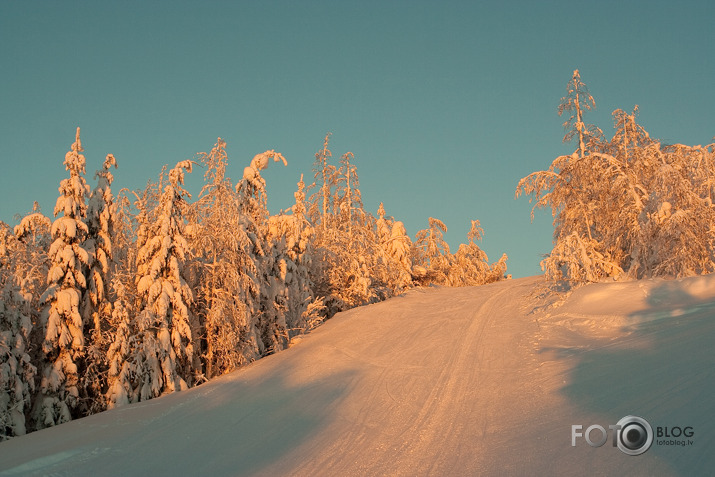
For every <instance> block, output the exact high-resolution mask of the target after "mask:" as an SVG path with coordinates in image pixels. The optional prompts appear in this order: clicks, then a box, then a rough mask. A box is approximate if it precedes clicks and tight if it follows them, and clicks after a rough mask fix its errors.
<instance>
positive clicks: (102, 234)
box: [81, 154, 117, 414]
mask: <svg viewBox="0 0 715 477" xmlns="http://www.w3.org/2000/svg"><path fill="white" fill-rule="evenodd" d="M112 166H114V167H115V168H116V167H117V161H116V160H115V159H114V156H113V155H112V154H109V155H107V157H106V159H105V161H104V164H103V167H102V169H101V170H99V171H97V172H96V174H95V177H96V178H97V179H98V182H97V187H96V188H95V189H94V190H93V191H92V193H91V195H90V197H89V204H88V208H87V239H86V240H85V242H84V248H85V249H86V250H87V252H88V254H89V272H88V286H87V291H86V293H85V295H84V303H83V310H82V311H83V319H84V324H85V326H86V327H87V329H86V331H85V335H86V338H87V340H86V341H87V342H86V347H87V353H86V368H85V371H84V373H83V375H82V380H81V387H82V391H83V393H82V394H83V396H84V397H85V400H86V402H87V406H86V407H87V412H88V413H90V414H91V413H95V412H99V411H102V410H103V409H104V407H105V405H104V399H103V395H104V391H105V386H106V378H105V373H106V369H107V363H106V352H107V346H108V343H105V339H104V333H106V332H107V331H108V326H109V322H110V320H111V314H112V305H111V302H110V299H109V284H110V280H111V275H110V273H111V271H112V270H111V268H112V267H111V266H110V262H111V261H112V258H113V248H112V237H113V236H114V235H115V233H114V225H115V222H116V204H115V199H114V195H113V194H112V189H111V185H112V182H113V180H114V177H113V175H112V173H111V172H110V168H111V167H112Z"/></svg>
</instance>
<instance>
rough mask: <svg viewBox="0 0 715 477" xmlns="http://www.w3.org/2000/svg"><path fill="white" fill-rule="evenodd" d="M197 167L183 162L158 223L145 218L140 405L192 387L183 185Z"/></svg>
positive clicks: (164, 196) (173, 174) (172, 175)
mask: <svg viewBox="0 0 715 477" xmlns="http://www.w3.org/2000/svg"><path fill="white" fill-rule="evenodd" d="M192 165H193V163H192V162H191V161H181V162H179V163H178V164H177V165H176V167H174V168H173V169H172V170H171V171H169V178H168V183H167V184H166V185H165V186H164V189H163V191H162V193H161V197H160V199H159V204H158V209H157V210H156V213H155V217H154V220H151V219H150V217H149V213H150V212H149V211H148V210H146V209H145V210H143V211H142V212H143V214H140V215H141V217H139V221H140V223H139V230H138V233H137V235H138V242H137V246H138V250H139V251H138V254H137V262H136V263H137V280H136V284H137V285H136V286H137V295H138V297H139V306H138V315H137V317H136V319H137V329H138V333H139V346H140V350H139V352H138V354H137V355H138V361H139V362H137V363H135V366H136V373H137V380H138V381H139V382H138V385H137V386H136V387H135V389H136V390H137V392H138V396H139V398H138V400H145V399H149V398H152V397H156V396H158V395H160V394H163V393H169V392H173V391H179V390H183V389H186V388H187V387H188V385H189V384H190V383H191V378H192V373H193V364H194V363H193V361H194V351H193V337H192V333H191V318H190V316H189V308H188V305H189V304H190V303H191V301H192V298H193V295H192V293H191V290H190V289H189V287H188V285H187V284H186V281H185V279H184V276H183V273H184V262H185V261H186V259H187V255H188V253H189V250H188V244H187V242H186V239H185V238H184V210H185V200H184V197H185V196H187V195H188V192H186V190H184V188H183V184H184V172H191V169H192ZM140 206H141V207H144V205H141V204H140ZM187 381H188V383H187ZM134 400H137V399H134Z"/></svg>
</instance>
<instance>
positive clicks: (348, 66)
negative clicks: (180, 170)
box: [0, 0, 715, 277]
mask: <svg viewBox="0 0 715 477" xmlns="http://www.w3.org/2000/svg"><path fill="white" fill-rule="evenodd" d="M713 19H715V2H713V1H712V0H703V1H688V0H685V1H678V2H675V1H667V2H664V1H658V0H649V1H640V2H628V1H623V0H620V1H597V2H594V1H590V2H580V1H568V2H566V1H563V2H561V1H520V2H514V1H491V2H480V1H473V2H455V1H443V2H437V1H429V2H425V1H409V2H408V1H389V0H382V1H359V2H357V1H355V2H341V1H325V2H316V1H243V2H241V1H239V2H212V1H202V2H198V1H197V2H185V1H171V2H159V1H148V2H144V1H142V2H138V1H121V2H105V1H86V2H76V1H67V2H56V1H47V2H39V1H12V0H4V1H0V65H1V66H0V151H1V152H0V161H1V163H2V173H0V220H3V221H5V222H7V223H10V224H15V223H17V222H16V220H15V219H14V215H15V214H18V213H19V214H23V215H24V214H25V213H27V212H29V211H30V210H31V209H32V202H33V201H34V200H37V201H39V203H40V205H41V207H42V210H43V212H44V213H45V214H46V215H50V216H51V215H52V211H53V208H54V204H55V201H56V199H57V196H58V191H57V187H58V186H59V181H60V180H62V179H63V178H65V177H66V174H67V173H66V172H65V170H64V166H63V164H62V162H63V160H64V155H65V153H66V152H67V150H68V149H69V146H70V144H71V143H72V142H73V140H74V133H75V128H76V127H77V126H79V127H81V129H82V143H83V145H84V148H85V156H86V158H87V163H88V164H87V170H88V180H89V183H90V185H91V186H92V187H94V184H95V181H94V179H93V175H94V171H95V170H97V169H99V168H100V167H101V164H102V161H103V159H104V157H105V155H106V154H107V153H113V154H114V155H115V156H116V158H117V161H118V163H119V169H118V170H117V171H116V173H115V177H116V180H115V184H114V189H115V191H118V190H119V189H120V188H124V187H126V188H130V189H137V188H142V187H143V186H144V185H145V184H146V182H147V180H149V179H156V177H157V176H158V174H159V172H160V170H161V167H162V165H163V164H170V165H174V164H175V163H176V162H178V161H179V160H183V159H190V158H193V157H194V155H195V153H196V152H199V151H207V150H209V149H210V148H211V147H212V145H213V144H214V143H215V141H216V138H217V137H218V136H220V137H222V138H224V139H225V140H226V141H227V143H228V147H227V151H228V154H229V160H230V163H229V167H228V175H229V176H230V177H231V178H232V179H234V181H236V180H238V179H239V178H240V177H241V174H242V171H243V168H244V167H245V166H246V165H247V164H248V163H249V162H250V160H251V158H252V157H253V156H254V155H255V154H257V153H259V152H263V151H265V150H266V149H275V150H276V151H279V152H281V153H282V154H283V155H284V156H285V157H286V159H287V160H288V167H283V166H282V165H280V164H271V165H270V166H269V169H268V170H267V171H265V174H264V176H265V178H266V180H267V182H268V194H269V207H270V209H271V211H272V212H274V213H275V212H278V211H279V210H280V209H283V208H287V207H289V206H290V205H291V204H292V203H293V192H294V190H295V189H296V186H295V184H296V182H297V181H298V179H299V177H300V174H301V173H305V174H306V179H307V178H308V177H312V173H311V167H312V163H313V160H314V155H315V153H316V152H317V151H318V150H319V149H320V148H321V145H322V141H323V137H324V136H325V134H326V132H328V131H330V132H332V133H333V135H332V139H331V145H330V148H331V150H332V151H333V158H334V160H335V161H336V162H337V160H338V159H339V157H340V155H342V154H343V153H345V152H347V151H351V152H353V153H354V154H355V164H356V165H357V166H358V173H359V177H360V182H361V186H362V187H361V189H362V194H363V200H364V203H365V208H366V209H367V210H369V211H371V212H373V213H375V212H376V210H377V207H378V204H379V203H380V202H381V201H383V202H384V203H385V209H386V211H387V213H388V215H393V216H394V217H395V218H396V219H398V220H402V221H403V222H404V223H405V225H406V227H407V230H408V232H409V233H410V234H411V235H412V236H413V237H414V234H415V232H417V230H419V229H422V228H426V227H427V219H428V217H430V216H433V217H437V218H440V219H441V220H442V221H444V222H445V223H446V225H447V226H448V227H449V232H448V233H447V239H448V241H449V243H450V245H451V246H452V247H453V249H454V250H456V247H457V246H458V244H459V243H461V242H463V241H465V240H466V234H467V231H468V229H469V225H470V220H471V219H479V220H480V221H481V222H482V226H483V227H484V229H485V232H486V233H485V237H484V240H483V242H482V244H481V246H482V248H483V249H484V250H485V251H486V252H487V253H488V255H489V258H490V261H495V260H497V259H498V258H499V257H500V256H501V253H502V252H506V253H507V254H508V255H509V261H508V266H509V272H510V273H512V274H513V275H514V277H520V276H526V275H535V274H539V273H541V270H540V268H539V261H540V259H541V255H542V254H544V253H547V252H548V251H549V250H550V249H551V239H552V232H553V227H552V224H551V220H552V219H551V216H550V213H541V214H537V217H536V220H535V221H534V223H533V224H532V223H530V218H529V213H530V207H531V206H530V205H529V203H528V201H527V200H526V199H519V200H514V189H515V187H516V184H517V182H518V180H519V179H520V178H521V177H523V176H525V175H527V174H529V173H530V172H533V171H535V170H540V169H545V168H547V167H548V166H549V164H550V163H551V161H552V160H553V159H554V158H556V157H557V156H558V155H561V154H564V153H570V152H571V151H572V150H573V149H574V148H575V145H570V144H567V145H564V144H562V143H561V139H562V137H563V129H562V126H561V124H562V122H563V118H560V117H559V116H558V115H557V114H556V109H557V107H558V104H559V100H560V98H561V97H562V96H563V95H564V94H565V91H566V89H565V88H566V83H567V82H568V81H569V80H570V78H571V74H572V71H573V70H574V69H576V68H578V69H579V70H580V71H581V77H582V79H583V81H584V82H585V83H586V84H587V85H588V86H589V89H590V90H591V93H592V94H593V96H594V97H595V99H596V105H597V110H596V111H594V112H591V113H589V114H588V115H587V116H586V118H585V119H586V122H589V123H594V124H596V125H597V126H599V127H600V128H601V129H603V130H604V132H605V133H606V135H607V136H608V137H609V138H610V137H611V136H612V134H613V129H612V118H611V113H612V111H613V110H614V109H616V108H621V109H625V110H631V109H632V108H633V106H634V105H635V104H638V105H639V108H640V114H639V122H640V123H641V124H642V125H643V126H644V127H645V128H646V130H647V131H648V132H649V133H650V135H651V136H652V137H657V138H660V139H662V140H663V141H664V142H668V143H676V142H677V143H683V144H688V145H695V144H707V143H710V142H711V141H712V137H713V135H715V108H714V107H715V62H714V61H713V58H715V27H714V24H713ZM202 179H203V170H201V169H196V170H195V172H194V174H193V175H192V177H191V178H190V179H189V181H188V185H189V190H190V191H192V192H194V193H196V192H198V190H199V189H200V184H201V181H202Z"/></svg>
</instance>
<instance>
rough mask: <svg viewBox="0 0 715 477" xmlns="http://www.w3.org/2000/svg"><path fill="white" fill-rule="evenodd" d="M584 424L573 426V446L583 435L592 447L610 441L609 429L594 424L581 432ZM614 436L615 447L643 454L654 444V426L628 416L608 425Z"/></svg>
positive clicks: (626, 452)
mask: <svg viewBox="0 0 715 477" xmlns="http://www.w3.org/2000/svg"><path fill="white" fill-rule="evenodd" d="M581 429H583V426H582V425H579V424H574V425H572V426H571V446H572V447H575V446H576V439H577V438H579V437H583V438H584V439H586V442H587V443H588V445H590V446H591V447H601V446H602V445H603V444H605V443H606V441H608V431H606V428H605V427H603V426H601V425H598V424H593V425H591V426H589V427H587V428H586V431H585V432H581ZM608 429H609V430H610V431H611V435H612V437H613V440H612V442H613V447H618V449H619V450H620V451H621V452H623V453H624V454H628V455H641V454H643V453H644V452H646V451H647V450H648V449H650V446H651V445H652V444H653V428H652V427H651V426H650V424H649V423H648V421H646V420H645V419H643V418H642V417H638V416H626V417H624V418H621V420H620V421H618V423H617V424H611V425H609V426H608Z"/></svg>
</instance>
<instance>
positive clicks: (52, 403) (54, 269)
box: [35, 128, 89, 428]
mask: <svg viewBox="0 0 715 477" xmlns="http://www.w3.org/2000/svg"><path fill="white" fill-rule="evenodd" d="M82 152H83V149H82V143H81V141H80V137H79V128H77V135H76V138H75V142H74V143H73V144H72V146H71V150H70V151H69V152H68V153H67V154H66V156H65V161H64V164H65V167H66V169H67V170H68V171H69V172H70V177H69V178H68V179H64V180H63V181H62V182H61V184H60V187H59V191H60V196H59V198H58V199H57V205H56V206H55V216H58V215H59V214H60V213H61V214H62V215H61V216H60V217H58V218H57V219H56V220H55V221H54V222H53V223H52V230H51V233H52V238H53V239H54V241H53V242H52V245H51V246H50V250H49V253H48V258H49V260H50V262H51V268H50V270H49V272H48V275H47V282H48V287H47V290H46V291H45V293H44V295H43V298H42V301H43V302H44V303H46V309H45V313H46V315H45V316H46V324H45V327H44V331H45V338H44V342H43V344H42V349H43V351H44V353H45V355H46V359H47V364H46V365H45V366H44V369H43V370H42V380H41V384H40V386H41V395H40V397H39V403H38V404H37V406H36V409H37V414H36V416H35V419H36V422H37V426H38V427H40V428H42V427H48V426H53V425H55V424H59V423H62V422H66V421H69V420H70V419H71V418H72V413H73V411H74V410H75V409H76V408H77V407H78V405H79V397H80V395H79V384H80V383H79V380H80V375H81V374H80V373H81V372H82V367H83V359H84V355H85V336H84V323H83V320H82V316H81V314H80V304H81V302H82V297H83V294H84V291H85V289H86V288H87V279H86V276H85V273H86V272H85V270H86V267H87V266H88V265H89V254H88V253H87V251H86V250H85V249H84V248H83V246H82V244H83V242H84V240H85V238H86V236H87V225H86V224H85V218H86V215H87V196H88V195H89V186H88V185H87V183H86V182H85V179H84V176H83V174H84V173H85V158H84V155H82Z"/></svg>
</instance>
